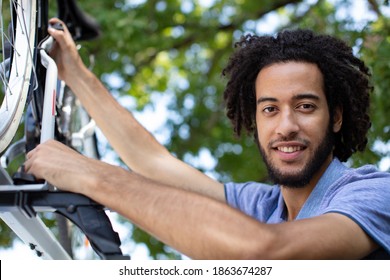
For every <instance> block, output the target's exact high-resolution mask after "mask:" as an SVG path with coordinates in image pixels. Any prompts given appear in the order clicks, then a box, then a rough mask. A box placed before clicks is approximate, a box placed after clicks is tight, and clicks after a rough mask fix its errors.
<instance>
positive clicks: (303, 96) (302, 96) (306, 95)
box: [257, 93, 320, 104]
mask: <svg viewBox="0 0 390 280" xmlns="http://www.w3.org/2000/svg"><path fill="white" fill-rule="evenodd" d="M302 99H313V100H320V98H319V97H318V96H317V95H315V94H312V93H301V94H297V95H294V96H293V100H302ZM277 101H278V99H277V98H275V97H260V98H259V99H257V104H260V103H262V102H277Z"/></svg>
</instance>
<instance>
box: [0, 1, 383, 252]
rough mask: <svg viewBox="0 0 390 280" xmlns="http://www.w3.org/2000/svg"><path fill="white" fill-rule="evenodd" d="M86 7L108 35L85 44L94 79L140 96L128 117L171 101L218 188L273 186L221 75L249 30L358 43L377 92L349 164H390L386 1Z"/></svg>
mask: <svg viewBox="0 0 390 280" xmlns="http://www.w3.org/2000/svg"><path fill="white" fill-rule="evenodd" d="M79 4H80V6H81V7H83V9H84V10H85V11H87V12H88V13H89V14H90V15H92V16H93V17H94V18H96V19H97V21H98V22H99V23H100V25H101V27H102V30H103V33H102V36H101V38H99V39H98V41H94V42H88V43H85V44H83V48H82V49H81V54H82V56H83V59H84V61H85V62H86V63H87V64H88V63H89V55H90V54H93V55H94V57H95V65H94V68H93V71H94V72H95V73H96V75H98V76H99V77H101V79H102V81H103V82H104V83H105V84H106V86H107V87H108V88H109V89H110V90H111V91H112V93H113V94H115V96H117V97H118V98H119V99H120V100H122V98H123V100H128V99H124V97H127V98H129V96H131V98H130V100H131V102H130V104H131V105H128V102H126V104H125V103H124V106H125V105H126V106H128V109H129V110H132V111H142V110H143V109H145V108H153V107H154V106H156V104H155V103H153V102H151V100H152V96H155V95H157V96H160V97H164V96H165V97H168V98H169V102H168V105H167V106H168V108H167V109H168V115H167V120H166V123H165V125H164V127H163V128H162V130H163V131H164V133H165V134H166V135H167V136H166V137H165V138H166V139H167V141H166V142H164V145H166V146H167V148H168V149H169V150H170V151H172V152H173V153H174V154H175V155H177V157H179V158H181V159H183V160H185V161H188V162H189V163H191V164H194V165H195V166H196V167H197V168H199V169H200V170H202V171H204V172H207V173H208V174H211V175H212V176H214V177H215V178H216V179H218V180H221V181H223V182H226V181H229V180H234V181H249V180H255V181H258V180H262V181H264V180H267V173H266V170H265V168H264V165H263V163H262V161H261V159H260V157H259V156H258V151H257V146H256V145H255V144H254V142H253V139H251V137H242V139H237V138H235V137H234V136H233V132H232V129H231V125H230V123H229V121H228V120H227V118H226V117H225V112H224V106H223V101H222V92H223V88H224V85H225V82H226V81H225V80H224V79H223V78H222V77H221V71H222V69H223V67H224V66H225V64H226V63H227V60H228V57H229V55H230V54H231V53H232V51H233V44H234V42H235V41H236V40H238V39H239V38H240V36H241V35H243V34H245V33H248V32H250V33H269V32H274V31H277V30H278V29H282V28H295V27H303V28H311V29H313V30H315V31H319V32H326V33H329V34H333V35H336V36H338V37H340V38H342V39H344V40H345V41H347V42H348V43H349V44H350V45H353V46H354V50H355V52H356V54H357V55H358V56H360V57H362V58H363V59H364V60H365V61H366V62H367V64H368V65H369V67H370V68H371V70H372V73H373V83H374V86H375V94H374V95H373V96H372V107H371V110H372V123H373V126H372V129H371V134H370V138H369V147H368V149H367V151H366V152H365V153H359V154H357V155H355V156H354V157H353V158H352V159H351V160H350V164H351V165H353V166H355V165H360V164H363V163H371V164H378V163H379V161H380V159H381V158H383V157H385V156H389V149H387V150H386V149H377V148H375V147H377V146H378V143H381V144H382V146H383V144H386V143H389V130H390V125H389V121H388V119H389V118H388V117H389V112H390V98H389V95H390V93H389V92H388V89H389V88H390V84H389V83H390V77H389V75H390V71H389V66H390V65H389V63H390V44H389V40H390V37H389V35H390V33H389V31H390V22H389V18H388V16H389V7H388V3H387V1H381V0H359V1H352V0H333V1H327V0H317V1H315V0H307V1H297V0H295V1H286V0H264V1H251V0H210V1H201V0H94V1H92V0H84V1H79ZM356 6H358V7H357V8H356ZM356 13H358V14H359V15H358V16H356V15H355V14H356ZM157 100H158V99H157ZM157 102H158V101H157ZM379 146H380V145H379ZM205 151H206V152H207V153H208V154H209V155H211V156H212V158H213V159H214V163H215V164H212V166H211V167H210V166H207V165H203V164H201V163H199V160H197V159H198V158H199V157H200V155H201V154H202V152H205ZM129 226H130V225H129ZM2 229H3V227H2ZM132 232H133V236H132V237H131V240H132V241H135V242H136V243H144V244H146V245H147V246H148V248H149V251H150V255H151V257H152V258H178V257H179V256H180V255H178V254H177V253H175V252H173V251H172V250H171V249H170V248H167V246H165V245H164V244H162V243H160V242H158V241H157V240H155V239H154V238H153V237H150V236H149V235H147V234H146V233H144V232H143V231H141V230H140V229H137V228H134V229H133V230H132ZM1 233H2V234H1V239H2V240H1V244H2V245H3V246H4V245H5V244H7V242H5V241H3V239H4V240H8V241H9V240H10V239H9V237H10V235H9V232H7V231H5V230H4V231H3V230H2V231H1ZM8 244H9V243H8Z"/></svg>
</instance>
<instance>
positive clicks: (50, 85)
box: [40, 37, 58, 143]
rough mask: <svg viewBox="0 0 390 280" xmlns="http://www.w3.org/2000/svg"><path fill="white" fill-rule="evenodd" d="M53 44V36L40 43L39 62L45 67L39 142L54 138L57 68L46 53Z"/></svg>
mask: <svg viewBox="0 0 390 280" xmlns="http://www.w3.org/2000/svg"><path fill="white" fill-rule="evenodd" d="M52 44H53V37H49V38H48V39H47V40H46V41H44V42H43V43H42V48H41V50H40V55H41V63H42V65H43V66H44V67H45V68H46V69H47V71H46V81H45V97H44V101H43V113H42V129H41V143H43V142H45V141H47V140H49V139H53V138H54V124H55V114H56V94H57V79H58V69H57V65H56V63H55V61H54V60H53V59H52V58H51V57H50V56H49V55H48V54H47V53H46V50H49V49H50V48H51V46H52Z"/></svg>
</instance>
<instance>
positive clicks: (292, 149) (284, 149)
mask: <svg viewBox="0 0 390 280" xmlns="http://www.w3.org/2000/svg"><path fill="white" fill-rule="evenodd" d="M276 149H277V150H278V151H281V152H283V153H295V152H297V151H302V150H304V149H305V148H304V147H302V146H286V147H277V148H276Z"/></svg>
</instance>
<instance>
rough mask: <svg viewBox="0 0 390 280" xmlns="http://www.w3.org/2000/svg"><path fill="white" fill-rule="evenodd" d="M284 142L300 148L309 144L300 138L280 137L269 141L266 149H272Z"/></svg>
mask: <svg viewBox="0 0 390 280" xmlns="http://www.w3.org/2000/svg"><path fill="white" fill-rule="evenodd" d="M284 142H296V143H299V144H301V145H302V146H308V145H309V144H310V141H309V140H306V139H303V138H300V137H296V136H290V137H289V136H287V137H283V136H282V137H279V138H277V139H274V140H271V141H270V142H269V143H268V148H270V149H272V148H273V147H274V146H276V145H279V144H281V143H284Z"/></svg>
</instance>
